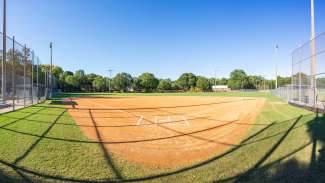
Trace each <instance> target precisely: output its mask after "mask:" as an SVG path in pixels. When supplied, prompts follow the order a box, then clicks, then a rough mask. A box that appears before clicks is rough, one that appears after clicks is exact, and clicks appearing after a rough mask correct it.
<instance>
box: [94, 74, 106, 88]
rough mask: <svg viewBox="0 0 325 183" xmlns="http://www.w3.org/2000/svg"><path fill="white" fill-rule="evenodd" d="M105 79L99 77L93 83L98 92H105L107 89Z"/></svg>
mask: <svg viewBox="0 0 325 183" xmlns="http://www.w3.org/2000/svg"><path fill="white" fill-rule="evenodd" d="M105 84H106V82H105V79H104V78H103V77H102V76H97V77H96V78H95V79H94V80H93V81H92V86H93V88H95V90H96V91H103V90H104V89H105Z"/></svg>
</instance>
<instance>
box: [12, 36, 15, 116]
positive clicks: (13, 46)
mask: <svg viewBox="0 0 325 183" xmlns="http://www.w3.org/2000/svg"><path fill="white" fill-rule="evenodd" d="M15 59H16V58H15V36H13V37H12V68H11V74H12V75H11V84H12V110H13V111H14V110H15V96H16V90H15Z"/></svg>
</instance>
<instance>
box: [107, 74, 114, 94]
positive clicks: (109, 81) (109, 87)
mask: <svg viewBox="0 0 325 183" xmlns="http://www.w3.org/2000/svg"><path fill="white" fill-rule="evenodd" d="M112 71H113V70H112V69H108V72H109V79H108V93H111V78H112Z"/></svg>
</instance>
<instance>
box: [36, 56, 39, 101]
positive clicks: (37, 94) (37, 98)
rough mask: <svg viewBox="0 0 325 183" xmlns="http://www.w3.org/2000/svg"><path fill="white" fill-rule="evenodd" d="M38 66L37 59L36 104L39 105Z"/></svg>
mask: <svg viewBox="0 0 325 183" xmlns="http://www.w3.org/2000/svg"><path fill="white" fill-rule="evenodd" d="M38 66H39V59H38V58H37V66H36V69H37V70H36V87H37V91H36V100H37V103H39V86H38V84H39V83H38V69H39V68H38Z"/></svg>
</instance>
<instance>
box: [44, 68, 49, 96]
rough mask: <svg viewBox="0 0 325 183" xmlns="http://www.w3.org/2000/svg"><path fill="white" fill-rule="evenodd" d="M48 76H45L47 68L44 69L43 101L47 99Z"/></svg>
mask: <svg viewBox="0 0 325 183" xmlns="http://www.w3.org/2000/svg"><path fill="white" fill-rule="evenodd" d="M47 79H48V75H47V67H45V88H44V89H45V93H44V95H45V96H44V97H45V99H47V82H48V80H47Z"/></svg>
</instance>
